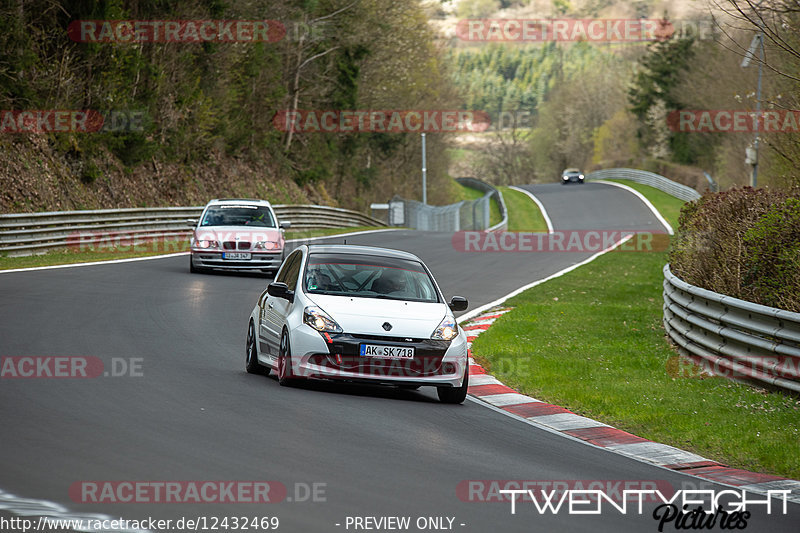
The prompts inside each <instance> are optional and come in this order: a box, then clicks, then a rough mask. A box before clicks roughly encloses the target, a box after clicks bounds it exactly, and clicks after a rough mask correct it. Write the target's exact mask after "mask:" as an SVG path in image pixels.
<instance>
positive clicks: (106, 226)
mask: <svg viewBox="0 0 800 533" xmlns="http://www.w3.org/2000/svg"><path fill="white" fill-rule="evenodd" d="M272 208H273V209H274V210H275V215H276V216H277V217H278V219H279V220H282V221H288V222H291V224H292V229H297V230H305V229H321V228H347V227H354V226H384V225H385V224H384V223H383V222H382V221H380V220H378V219H375V218H373V217H371V216H369V215H365V214H364V213H359V212H358V211H351V210H349V209H340V208H336V207H326V206H319V205H273V206H272ZM202 211H203V206H196V207H149V208H127V209H95V210H86V211H53V212H47V213H22V214H5V215H0V253H7V254H9V255H31V254H34V253H37V252H42V251H46V250H51V249H57V248H64V247H66V246H69V245H70V244H72V243H74V242H75V240H76V238H79V236H80V235H81V234H94V235H97V234H98V233H102V234H104V235H108V236H116V237H119V236H126V237H129V238H132V237H137V238H139V237H140V238H170V237H187V236H189V235H190V234H191V231H192V229H191V225H190V224H189V222H188V219H196V218H198V217H199V216H200V214H201V213H202Z"/></svg>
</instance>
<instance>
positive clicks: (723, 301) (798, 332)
mask: <svg viewBox="0 0 800 533" xmlns="http://www.w3.org/2000/svg"><path fill="white" fill-rule="evenodd" d="M664 327H665V329H666V330H667V334H668V335H669V337H670V339H672V341H673V342H674V343H675V344H676V345H677V346H678V350H679V351H680V352H681V354H682V355H684V356H686V357H688V358H690V359H691V360H693V361H694V362H696V363H699V364H700V366H701V367H702V368H703V369H705V370H708V371H709V372H711V373H714V374H717V375H722V376H725V377H729V378H732V379H742V380H748V381H753V380H755V381H759V382H762V383H767V384H770V385H773V386H775V387H779V388H782V389H786V390H791V391H795V392H800V313H792V312H789V311H784V310H782V309H776V308H774V307H767V306H763V305H759V304H755V303H752V302H747V301H744V300H739V299H737V298H733V297H731V296H725V295H722V294H717V293H716V292H713V291H709V290H707V289H702V288H700V287H695V286H694V285H690V284H689V283H686V282H685V281H683V280H681V279H679V278H678V277H676V276H675V275H674V274H673V273H672V272H671V271H670V268H669V265H665V266H664Z"/></svg>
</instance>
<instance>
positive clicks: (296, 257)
mask: <svg viewBox="0 0 800 533" xmlns="http://www.w3.org/2000/svg"><path fill="white" fill-rule="evenodd" d="M301 255H302V252H300V250H297V251H295V252H294V253H292V255H290V256H289V259H287V260H286V262H285V263H283V267H282V268H281V271H280V272H278V275H277V276H276V277H275V281H282V282H283V283H286V284H287V285H290V284H289V282H288V281H286V278H287V276H288V274H289V272H290V271H291V270H292V267H293V266H294V264H295V263H300V256H301ZM298 268H299V267H298ZM294 280H295V282H297V274H295V276H294ZM289 289H291V290H294V289H293V288H292V287H291V285H290V286H289Z"/></svg>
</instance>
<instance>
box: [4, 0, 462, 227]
mask: <svg viewBox="0 0 800 533" xmlns="http://www.w3.org/2000/svg"><path fill="white" fill-rule="evenodd" d="M264 19H267V20H276V21H280V22H281V23H282V24H283V26H284V27H285V28H286V35H285V37H284V38H283V39H281V40H280V41H277V42H255V43H213V42H202V43H175V42H171V43H141V42H140V43H119V42H117V43H79V42H75V41H72V40H70V38H69V37H68V34H67V28H68V26H69V24H70V22H72V21H76V20H264ZM443 54H444V51H443V50H442V49H441V47H440V45H438V44H437V42H436V40H435V35H434V32H433V30H432V29H431V28H430V27H429V25H428V20H427V15H426V13H425V11H424V10H423V9H422V7H421V6H420V4H419V3H418V2H416V1H413V0H411V1H402V2H397V1H394V0H357V1H353V0H275V1H270V2H233V1H223V0H208V1H203V0H178V1H175V2H165V1H159V0H110V1H108V2H94V1H90V0H30V1H27V0H25V1H23V0H12V1H8V0H6V1H4V2H2V4H0V109H4V110H30V109H33V110H45V109H48V110H52V109H67V110H84V109H92V110H100V111H118V110H122V111H127V110H135V111H136V112H140V113H142V114H143V116H144V117H145V120H144V124H145V127H144V129H143V131H117V132H105V133H91V134H90V133H50V134H47V135H30V134H4V135H2V136H0V180H2V187H0V211H4V212H9V211H12V212H13V211H30V210H42V209H75V208H92V207H118V206H124V205H164V204H172V205H176V204H187V203H194V204H197V203H203V202H204V201H205V200H207V199H208V198H209V197H210V196H229V195H237V196H240V195H246V196H265V197H267V198H269V199H271V200H273V201H276V202H292V201H294V202H306V201H312V202H319V203H326V204H334V205H340V206H343V207H350V208H357V209H365V208H366V207H367V206H368V205H369V203H370V202H372V201H386V200H388V198H389V197H391V195H393V194H402V195H405V196H408V197H412V198H418V197H419V196H421V192H420V190H419V189H420V185H419V182H420V180H419V175H420V170H419V169H420V167H421V150H420V136H419V134H412V133H352V132H350V133H347V132H344V133H333V134H332V133H307V134H294V135H290V134H289V133H286V132H283V131H279V130H278V129H277V128H276V127H275V126H274V124H273V117H274V116H275V113H276V112H279V111H281V110H287V109H315V110H327V109H356V110H357V109H454V108H455V107H456V100H455V92H454V91H453V90H452V84H451V83H450V81H449V78H448V77H447V74H446V70H445V68H444V65H443V64H442V60H443V57H444V55H443ZM444 142H445V139H444V136H442V135H430V136H429V137H428V161H427V165H428V179H429V198H430V201H432V202H442V203H446V202H447V201H448V200H449V197H450V193H451V189H450V187H451V182H450V180H449V179H448V177H447V159H446V158H447V155H446V153H445V150H444V144H443V143H444Z"/></svg>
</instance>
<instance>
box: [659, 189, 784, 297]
mask: <svg viewBox="0 0 800 533" xmlns="http://www.w3.org/2000/svg"><path fill="white" fill-rule="evenodd" d="M678 224H679V228H678V233H677V236H676V238H675V240H674V241H673V245H672V249H671V251H670V267H671V269H672V271H673V273H674V274H675V275H676V276H678V277H679V278H681V279H683V280H684V281H686V282H688V283H691V284H692V285H697V286H699V287H703V288H705V289H709V290H712V291H714V292H718V293H721V294H727V295H729V296H733V297H735V298H740V299H742V300H748V301H751V302H755V303H759V304H762V305H769V306H771V307H780V308H782V309H786V310H789V311H796V312H800V281H799V280H798V279H797V277H798V276H797V273H798V272H800V269H799V267H800V190H798V189H795V190H788V191H787V190H781V191H776V190H771V189H752V188H750V187H744V188H735V189H731V190H729V191H726V192H722V193H716V194H711V193H709V194H706V195H704V196H703V197H702V198H701V199H700V200H698V201H697V202H693V203H689V204H686V206H684V208H683V209H682V210H681V216H680V220H679V222H678Z"/></svg>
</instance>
